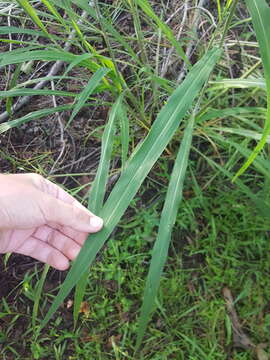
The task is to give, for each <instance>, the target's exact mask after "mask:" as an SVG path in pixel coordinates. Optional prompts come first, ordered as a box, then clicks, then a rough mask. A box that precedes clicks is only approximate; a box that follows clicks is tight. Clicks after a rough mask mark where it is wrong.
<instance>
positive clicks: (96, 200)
mask: <svg viewBox="0 0 270 360" xmlns="http://www.w3.org/2000/svg"><path fill="white" fill-rule="evenodd" d="M122 100H123V97H122V95H120V96H119V98H118V99H117V101H116V102H115V104H114V105H113V107H112V109H111V112H110V116H109V121H108V123H107V125H106V127H105V130H104V133H103V136H102V145H101V156H100V161H99V166H98V170H97V174H96V177H95V180H94V182H93V185H92V187H91V190H90V192H89V199H88V208H89V209H91V210H92V211H93V212H94V213H95V214H96V215H99V214H100V211H101V209H102V206H103V201H104V197H105V192H106V184H107V179H108V175H109V169H110V161H111V156H112V150H113V140H114V135H115V122H116V119H117V118H118V116H119V110H120V109H121V104H122ZM88 276H89V271H88V270H87V271H86V272H85V273H84V274H83V275H82V277H81V278H80V280H79V282H78V284H77V285H76V288H75V295H74V307H73V320H74V326H76V323H77V320H78V316H79V311H80V306H81V303H82V301H83V298H84V295H85V290H86V286H87V281H88Z"/></svg>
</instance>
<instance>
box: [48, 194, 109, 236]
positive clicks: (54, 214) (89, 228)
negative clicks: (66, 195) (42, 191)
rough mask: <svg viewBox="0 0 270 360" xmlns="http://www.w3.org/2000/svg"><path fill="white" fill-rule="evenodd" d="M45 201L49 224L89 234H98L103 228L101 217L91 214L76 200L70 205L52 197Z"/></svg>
mask: <svg viewBox="0 0 270 360" xmlns="http://www.w3.org/2000/svg"><path fill="white" fill-rule="evenodd" d="M43 200H44V201H43V202H42V203H43V206H42V212H43V215H44V217H45V219H46V221H47V222H54V223H57V224H58V225H62V226H69V227H71V228H72V229H74V230H77V231H82V232H88V233H89V232H90V233H93V232H97V231H99V230H100V229H101V228H102V226H103V220H102V219H101V218H100V217H98V216H96V215H95V214H93V213H91V212H90V211H89V210H87V209H86V208H85V207H84V206H82V205H81V204H80V203H79V202H78V201H76V200H74V202H73V203H72V204H68V203H65V202H64V201H62V200H59V199H56V198H55V197H53V196H50V195H47V196H46V197H45V199H43Z"/></svg>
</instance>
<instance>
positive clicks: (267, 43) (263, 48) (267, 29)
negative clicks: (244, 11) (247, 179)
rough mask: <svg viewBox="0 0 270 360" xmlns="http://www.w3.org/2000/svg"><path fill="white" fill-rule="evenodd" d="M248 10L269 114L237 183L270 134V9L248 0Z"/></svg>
mask: <svg viewBox="0 0 270 360" xmlns="http://www.w3.org/2000/svg"><path fill="white" fill-rule="evenodd" d="M246 3H247V6H248V10H249V12H250V14H251V17H252V22H253V26H254V29H255V33H256V37H257V40H258V42H259V47H260V52H261V57H262V62H263V67H264V75H265V82H266V90H267V113H266V121H265V125H264V130H263V133H262V138H261V140H260V141H259V142H258V144H257V146H256V147H255V149H254V150H253V152H252V153H251V155H250V156H249V158H248V159H247V161H246V162H245V164H244V165H243V166H242V167H241V168H240V169H239V170H238V171H237V173H236V174H235V176H234V177H233V181H235V180H236V179H237V178H238V177H239V176H240V175H242V174H243V173H244V172H245V170H246V169H247V168H248V167H249V165H250V164H251V163H252V162H253V161H254V159H255V158H256V156H257V155H258V153H259V152H260V151H261V150H262V149H263V147H264V145H265V143H266V140H267V136H268V135H269V134H270V38H269V33H270V22H269V18H270V8H269V6H268V5H267V3H266V2H265V0H260V1H257V0H246Z"/></svg>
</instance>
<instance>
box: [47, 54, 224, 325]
mask: <svg viewBox="0 0 270 360" xmlns="http://www.w3.org/2000/svg"><path fill="white" fill-rule="evenodd" d="M220 54H221V51H220V50H219V49H217V48H215V49H213V50H211V51H210V52H208V53H207V54H206V55H205V56H204V57H202V59H201V60H200V61H199V62H198V63H197V64H196V65H194V67H193V68H192V70H191V71H190V72H189V74H188V75H187V77H186V79H185V80H184V81H183V83H182V84H181V85H180V86H179V87H178V88H177V89H176V90H175V91H174V93H173V94H172V96H171V97H170V98H169V99H168V102H167V104H166V105H165V106H164V107H163V108H162V109H161V111H160V113H159V114H158V116H157V118H156V120H155V121H154V123H153V125H152V127H151V129H150V131H149V133H148V135H147V137H146V138H145V140H144V141H143V143H142V144H141V146H140V147H138V148H137V149H135V151H134V153H133V155H132V156H131V158H130V159H129V161H128V162H127V165H126V168H125V170H124V171H123V173H122V175H121V176H120V178H119V180H118V181H117V183H116V185H115V186H114V188H113V190H112V192H111V194H110V196H109V198H108V200H107V201H106V203H105V205H104V207H103V208H102V210H101V212H100V216H101V217H102V218H103V220H104V227H103V229H102V230H101V231H100V232H99V233H97V234H92V235H91V239H89V240H88V241H86V242H85V244H84V246H83V248H82V250H81V251H80V253H79V255H78V257H77V258H76V260H75V262H74V263H73V264H72V267H71V269H70V271H69V272H68V274H67V277H66V279H65V281H64V283H63V284H62V286H61V289H60V291H59V293H58V295H57V297H56V298H55V300H54V302H53V303H52V305H51V308H50V309H49V311H48V313H47V315H46V316H45V318H44V320H43V322H42V324H41V328H42V327H44V326H45V325H46V324H47V322H48V321H49V319H50V318H51V317H52V315H53V314H54V312H55V311H56V310H57V309H58V307H59V306H60V305H61V303H62V302H63V300H64V299H65V297H66V296H67V295H68V294H69V292H70V291H71V290H72V288H73V287H74V286H75V285H76V283H77V282H78V281H79V279H80V277H81V274H82V273H84V272H85V270H86V269H87V268H88V267H89V266H90V265H91V264H92V262H93V261H94V259H95V257H96V255H97V253H98V251H99V250H100V249H101V248H102V246H103V244H104V243H105V241H106V240H107V239H108V237H109V236H110V234H111V232H112V231H113V229H114V228H115V226H116V225H117V223H118V222H119V220H120V219H121V217H122V216H123V214H124V212H125V210H126V209H127V208H128V206H129V204H130V202H131V200H132V199H133V197H134V196H135V195H136V193H137V191H138V189H139V187H140V186H141V184H142V182H143V181H144V179H145V178H146V176H147V174H148V173H149V171H150V170H151V168H152V166H153V165H154V163H155V162H156V161H157V159H158V158H159V156H160V155H161V154H162V152H163V151H164V149H165V148H166V146H167V145H168V143H169V141H170V140H171V138H172V136H173V135H174V133H175V131H176V130H177V128H178V127H179V124H180V122H181V120H182V118H183V117H184V116H185V114H186V112H187V110H188V109H189V108H190V106H191V105H192V102H193V100H194V98H195V97H196V96H197V94H198V93H199V91H200V90H201V88H202V86H203V85H204V83H205V82H206V81H207V79H208V77H209V74H210V73H211V71H212V69H213V67H214V66H215V64H216V62H217V60H218V58H219V57H220Z"/></svg>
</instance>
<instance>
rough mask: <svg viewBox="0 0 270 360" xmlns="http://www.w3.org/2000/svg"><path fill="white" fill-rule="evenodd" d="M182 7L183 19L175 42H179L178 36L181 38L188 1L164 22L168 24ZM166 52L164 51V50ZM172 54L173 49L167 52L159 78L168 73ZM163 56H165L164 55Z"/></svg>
mask: <svg viewBox="0 0 270 360" xmlns="http://www.w3.org/2000/svg"><path fill="white" fill-rule="evenodd" d="M182 7H184V14H183V19H182V21H181V24H180V27H179V31H178V34H177V37H176V40H179V39H180V36H181V33H182V31H183V27H184V24H185V21H186V17H187V9H188V0H186V1H185V4H184V5H183V6H180V8H179V9H177V10H176V11H175V12H174V13H173V15H172V16H170V18H169V19H168V20H167V21H166V23H168V22H169V21H170V20H171V19H172V17H173V16H175V14H176V13H177V12H178V11H179V10H180V9H182ZM165 51H166V50H165ZM173 52H174V48H173V47H172V48H170V50H169V52H168V55H167V57H166V61H165V63H163V64H162V69H161V74H160V76H161V77H164V76H165V74H166V73H167V71H168V67H169V65H170V59H171V56H172V54H173ZM164 55H165V54H164Z"/></svg>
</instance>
